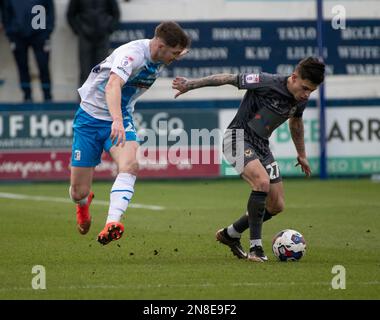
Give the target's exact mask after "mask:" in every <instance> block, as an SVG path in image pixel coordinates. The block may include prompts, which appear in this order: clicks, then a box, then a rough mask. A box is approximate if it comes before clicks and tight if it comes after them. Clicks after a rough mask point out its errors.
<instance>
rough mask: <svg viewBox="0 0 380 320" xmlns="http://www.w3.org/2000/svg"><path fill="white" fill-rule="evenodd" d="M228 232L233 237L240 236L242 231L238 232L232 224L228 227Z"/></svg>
mask: <svg viewBox="0 0 380 320" xmlns="http://www.w3.org/2000/svg"><path fill="white" fill-rule="evenodd" d="M227 233H228V235H229V236H230V237H231V238H240V237H241V233H240V232H237V231H236V229H235V228H234V226H233V225H232V224H231V225H230V226H229V227H228V228H227Z"/></svg>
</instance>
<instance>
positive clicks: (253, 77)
mask: <svg viewBox="0 0 380 320" xmlns="http://www.w3.org/2000/svg"><path fill="white" fill-rule="evenodd" d="M245 82H247V83H259V82H260V75H259V74H258V73H249V74H247V75H246V76H245Z"/></svg>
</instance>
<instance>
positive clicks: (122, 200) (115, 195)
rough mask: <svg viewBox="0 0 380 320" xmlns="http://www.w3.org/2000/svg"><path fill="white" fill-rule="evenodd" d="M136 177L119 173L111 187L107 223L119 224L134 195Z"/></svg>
mask: <svg viewBox="0 0 380 320" xmlns="http://www.w3.org/2000/svg"><path fill="white" fill-rule="evenodd" d="M135 181H136V176H134V175H132V174H129V173H119V174H118V175H117V177H116V180H115V182H114V184H113V186H112V189H111V194H110V206H109V210H108V217H107V222H106V223H108V222H114V221H117V222H119V221H120V220H121V216H122V215H123V213H124V212H125V210H127V207H128V204H129V202H130V201H131V199H132V196H133V193H134V185H135Z"/></svg>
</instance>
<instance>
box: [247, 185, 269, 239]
mask: <svg viewBox="0 0 380 320" xmlns="http://www.w3.org/2000/svg"><path fill="white" fill-rule="evenodd" d="M266 197H267V193H266V192H261V191H252V192H251V195H250V197H249V200H248V205H247V209H248V224H249V231H250V239H251V240H253V239H261V229H262V226H263V218H264V211H265V200H266Z"/></svg>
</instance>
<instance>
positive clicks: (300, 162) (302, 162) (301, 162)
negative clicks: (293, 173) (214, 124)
mask: <svg viewBox="0 0 380 320" xmlns="http://www.w3.org/2000/svg"><path fill="white" fill-rule="evenodd" d="M297 166H301V170H302V172H303V173H305V175H306V176H307V177H310V176H311V169H310V165H309V161H307V159H306V158H303V157H297V164H296V167H297Z"/></svg>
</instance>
